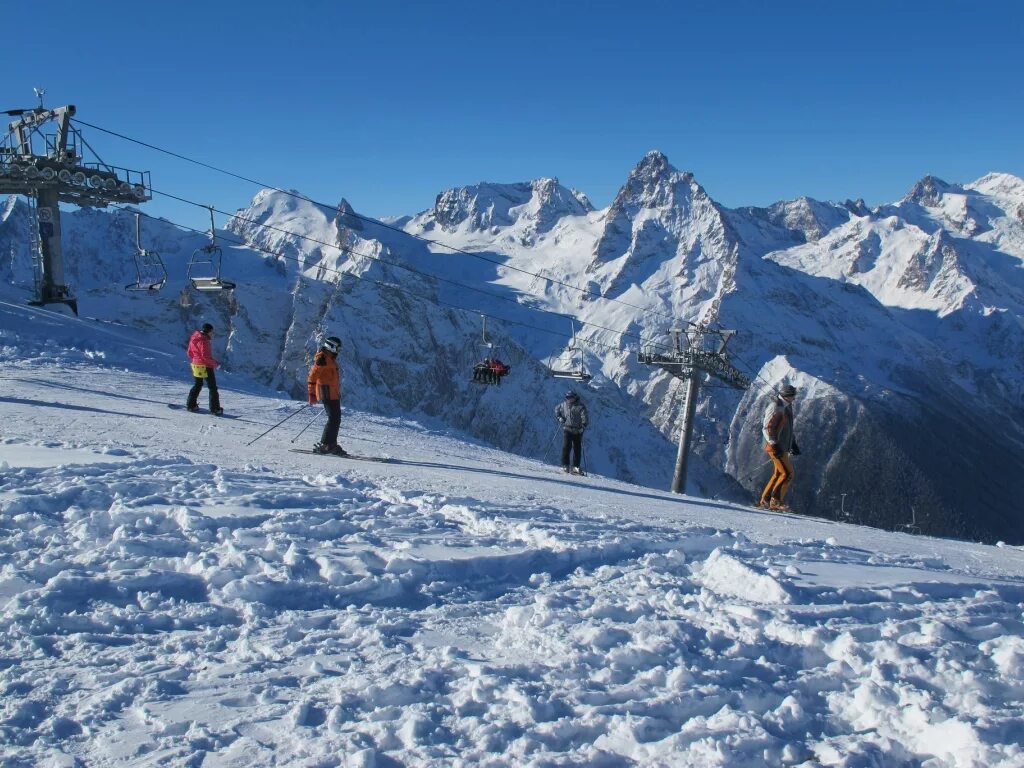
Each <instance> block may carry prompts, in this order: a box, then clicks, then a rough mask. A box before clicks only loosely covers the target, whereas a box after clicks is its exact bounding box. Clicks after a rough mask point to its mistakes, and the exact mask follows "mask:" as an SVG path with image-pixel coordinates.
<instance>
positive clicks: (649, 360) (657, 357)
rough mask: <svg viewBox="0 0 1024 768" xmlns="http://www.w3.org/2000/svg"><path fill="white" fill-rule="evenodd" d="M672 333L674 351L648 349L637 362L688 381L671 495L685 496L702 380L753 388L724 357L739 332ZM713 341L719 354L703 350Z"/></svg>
mask: <svg viewBox="0 0 1024 768" xmlns="http://www.w3.org/2000/svg"><path fill="white" fill-rule="evenodd" d="M671 333H672V342H673V347H672V350H671V351H669V352H665V351H664V348H663V347H662V348H656V347H654V346H648V347H645V348H643V349H641V350H640V352H639V353H638V354H637V360H638V361H639V362H641V363H643V364H644V365H656V366H658V367H659V368H661V369H663V370H665V371H668V373H670V374H671V375H673V376H675V377H676V378H678V379H683V380H684V381H686V406H685V407H684V409H683V423H682V427H681V429H680V432H679V453H678V454H676V471H675V474H674V475H673V476H672V493H685V491H686V465H687V462H688V460H689V455H690V445H691V443H692V441H693V417H694V414H695V413H696V410H697V394H698V392H699V390H700V378H701V376H703V375H704V374H705V373H709V374H711V375H712V376H714V377H716V378H718V379H721V380H722V381H724V382H725V383H726V384H728V385H729V386H731V387H735V388H736V389H747V387H749V386H750V379H749V378H747V377H746V376H745V375H743V373H741V372H740V371H739V370H737V369H736V367H735V366H733V364H732V363H730V362H729V359H728V357H726V355H725V346H726V344H728V343H729V339H731V338H732V337H733V336H735V335H736V331H726V330H711V329H710V328H708V327H707V326H704V325H691V326H690V328H689V329H688V330H687V332H686V334H685V336H684V335H683V332H682V331H681V330H679V329H678V328H675V329H673V330H672V331H671ZM711 337H716V338H717V339H718V340H719V345H718V349H717V350H716V351H711V350H709V349H705V348H704V345H705V343H706V341H707V339H709V338H711ZM684 341H685V342H686V343H685V345H684V343H683V342H684Z"/></svg>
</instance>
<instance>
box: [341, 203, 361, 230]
mask: <svg viewBox="0 0 1024 768" xmlns="http://www.w3.org/2000/svg"><path fill="white" fill-rule="evenodd" d="M355 212H356V211H355V209H354V208H353V207H352V206H351V205H349V202H348V200H346V199H345V198H344V197H343V198H341V202H340V203H338V213H337V215H336V216H335V217H334V224H335V226H337V227H338V228H339V229H340V228H341V227H346V228H348V229H352V230H355V231H357V232H359V231H361V230H362V228H363V222H362V220H361V219H360V218H359V217H358V216H356V215H355Z"/></svg>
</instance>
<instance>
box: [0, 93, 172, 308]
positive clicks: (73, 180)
mask: <svg viewBox="0 0 1024 768" xmlns="http://www.w3.org/2000/svg"><path fill="white" fill-rule="evenodd" d="M36 96H37V97H38V98H39V106H38V107H35V108H34V109H9V110H6V111H5V112H6V114H7V115H9V116H11V117H13V118H15V119H14V120H12V121H11V122H10V123H9V124H8V127H7V135H6V136H4V137H3V138H2V139H0V195H25V196H26V197H27V198H28V200H29V214H30V216H31V219H32V225H31V231H32V242H31V249H32V271H33V277H34V288H35V290H34V296H33V298H32V300H31V301H30V302H29V303H30V304H35V305H40V306H42V305H45V304H66V305H67V306H69V307H70V308H71V310H72V311H73V312H75V314H78V300H77V299H76V298H75V296H74V294H73V292H72V290H71V288H70V287H69V286H68V285H67V284H66V282H65V279H64V251H63V247H62V244H61V226H60V203H70V204H71V205H77V206H80V207H83V208H105V207H106V206H107V205H109V204H111V203H122V204H129V205H134V204H137V203H142V202H145V201H146V200H150V199H151V198H152V195H151V193H150V190H151V189H152V187H151V186H150V183H149V172H148V171H129V170H127V169H124V168H116V167H114V166H112V165H108V164H107V163H105V162H103V161H102V160H101V159H100V158H99V156H98V155H96V152H95V151H94V150H93V149H92V147H90V146H89V144H88V143H87V142H86V141H85V139H84V138H83V137H82V134H81V132H80V131H79V130H78V129H76V128H75V127H73V126H72V125H71V118H72V117H74V115H75V112H76V109H75V106H74V105H73V104H68V105H67V106H63V107H58V108H57V109H47V108H46V107H44V106H43V91H42V90H40V89H38V88H37V89H36ZM86 151H88V157H89V158H90V159H86Z"/></svg>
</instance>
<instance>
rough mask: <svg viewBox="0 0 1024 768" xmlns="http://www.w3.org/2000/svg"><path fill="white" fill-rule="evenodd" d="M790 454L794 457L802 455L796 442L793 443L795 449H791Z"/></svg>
mask: <svg viewBox="0 0 1024 768" xmlns="http://www.w3.org/2000/svg"><path fill="white" fill-rule="evenodd" d="M789 452H790V453H792V454H793V455H794V456H799V455H800V446H799V445H797V444H796V440H794V441H793V447H792V448H790V449H789Z"/></svg>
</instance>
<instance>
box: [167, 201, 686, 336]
mask: <svg viewBox="0 0 1024 768" xmlns="http://www.w3.org/2000/svg"><path fill="white" fill-rule="evenodd" d="M150 192H152V193H153V194H155V195H160V196H161V197H167V198H170V199H172V200H177V201H178V202H181V203H186V204H188V205H192V206H195V207H197V208H207V209H209V210H210V211H211V216H212V212H216V213H219V214H221V215H222V216H227V217H229V218H232V219H237V220H238V221H242V222H246V223H248V224H252V225H253V226H256V227H259V228H261V229H267V230H270V231H273V232H278V233H281V234H285V235H289V236H291V237H295V238H298V239H300V240H304V241H306V242H309V243H313V244H315V245H319V246H323V247H325V248H335V249H337V250H339V251H340V252H342V253H347V254H349V255H350V256H355V257H359V258H366V259H371V260H373V261H377V262H380V263H381V264H387V265H388V266H392V267H395V268H397V269H404V270H406V271H408V272H411V273H413V274H415V275H419V276H421V277H425V278H428V279H430V280H436V281H438V282H441V283H446V284H448V285H453V286H455V287H457V288H461V289H464V290H467V291H472V292H474V293H479V294H482V295H484V296H487V297H488V298H491V299H498V300H501V301H505V302H508V303H511V304H515V305H516V306H517V307H519V308H521V309H526V310H528V311H533V312H541V313H543V314H547V315H554V316H555V317H560V318H562V319H565V318H568V319H569V320H570V321H571V320H573V319H575V321H576V322H578V323H579V324H580V325H586V326H590V327H591V328H596V329H598V330H602V331H607V332H609V333H613V334H615V335H617V336H619V337H621V338H628V339H635V340H636V341H637V343H638V345H642V346H655V347H657V348H661V349H666V350H667V349H668V346H667V345H663V344H657V343H652V342H650V341H645V340H644V338H643V336H641V335H639V334H635V333H630V332H629V331H622V330H619V329H616V328H609V327H607V326H604V325H600V324H598V323H593V322H589V321H583V320H580V319H579V318H573V316H572V315H566V314H564V313H561V312H554V311H552V310H549V309H541V308H538V307H529V306H526V305H523V304H521V303H520V302H519V301H517V300H516V299H515V297H511V296H500V295H498V294H495V293H492V292H490V291H487V290H485V289H483V288H477V287H475V286H471V285H466V284H465V283H460V282H458V281H455V280H451V279H448V278H444V277H440V276H438V275H434V274H432V273H429V272H424V271H422V270H419V269H416V268H415V267H410V266H408V265H407V264H402V263H400V262H397V261H392V260H389V259H384V258H381V257H380V256H374V255H372V254H368V253H361V252H359V251H356V250H354V249H352V248H350V247H348V246H344V245H339V244H337V243H330V242H327V241H326V240H318V239H317V238H315V237H312V236H310V235H303V234H300V233H297V232H292V231H291V230H288V229H283V228H281V227H277V226H274V225H273V224H266V223H263V222H259V221H256V220H255V219H251V218H248V217H246V216H241V215H239V214H238V213H230V212H228V211H222V210H220V209H218V208H215V207H213V206H209V205H205V204H203V203H198V202H196V201H194V200H189V199H187V198H184V197H180V196H179V195H175V194H173V193H170V192H163V191H161V190H158V189H153V188H150ZM172 223H173V222H172ZM189 229H191V228H189ZM193 231H195V232H199V230H193ZM203 234H206V233H203ZM237 244H238V245H245V246H248V247H250V248H254V249H256V250H264V249H262V248H261V247H260V246H257V245H254V244H252V243H249V242H247V241H245V240H239V241H238V242H237ZM268 253H270V254H272V255H275V256H280V257H282V258H287V259H289V260H292V261H295V262H297V263H301V260H300V259H299V258H298V257H294V256H285V255H283V254H277V253H274V252H272V251H268ZM323 269H324V271H328V272H336V273H338V274H353V273H351V272H346V271H345V270H338V269H333V268H328V267H323ZM452 306H454V305H452ZM506 322H512V321H506ZM527 327H533V326H527ZM555 334H556V335H558V336H561V334H560V333H557V332H555ZM595 343H596V342H595ZM604 346H605V347H606V348H607V349H613V350H614V349H618V348H617V347H612V346H610V345H604Z"/></svg>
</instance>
